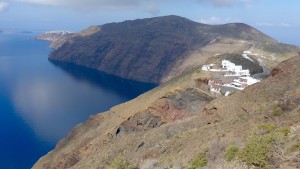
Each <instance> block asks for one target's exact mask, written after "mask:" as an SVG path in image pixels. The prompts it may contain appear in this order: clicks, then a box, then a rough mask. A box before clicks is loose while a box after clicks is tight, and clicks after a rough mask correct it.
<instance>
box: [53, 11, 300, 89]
mask: <svg viewBox="0 0 300 169" xmlns="http://www.w3.org/2000/svg"><path fill="white" fill-rule="evenodd" d="M57 42H58V43H57V44H59V45H56V46H55V50H54V51H53V52H52V53H51V54H50V56H49V59H50V60H55V61H61V62H67V63H72V64H78V65H82V66H86V67H89V68H93V69H96V70H100V71H103V72H106V73H109V74H113V75H117V76H119V77H123V78H127V79H131V80H136V81H141V82H149V83H160V82H165V81H167V80H169V79H171V78H173V77H175V76H177V75H180V74H182V73H183V72H184V71H188V70H191V69H193V68H194V67H196V66H199V65H201V64H203V63H205V62H206V60H207V59H208V58H210V57H212V56H214V55H216V54H220V53H221V54H222V53H242V52H243V51H245V50H249V49H251V52H252V53H253V55H254V56H255V57H256V58H257V59H258V58H260V59H261V60H262V61H264V62H266V65H267V66H274V65H276V64H277V63H278V62H279V61H282V60H285V59H287V58H290V57H291V56H292V55H295V54H296V53H297V52H298V50H299V48H298V47H295V46H290V45H284V44H280V43H278V42H277V41H276V40H274V39H272V38H271V37H269V36H267V35H265V34H263V33H262V32H260V31H258V30H256V29H254V28H252V27H250V26H248V25H246V24H243V23H231V24H224V25H205V24H201V23H197V22H194V21H191V20H188V19H186V18H182V17H179V16H165V17H156V18H149V19H137V20H132V21H124V22H120V23H110V24H105V25H101V26H92V27H90V28H88V29H86V30H84V31H82V32H79V33H77V34H74V35H72V36H71V37H66V38H61V39H59V41H57ZM55 43H56V41H55ZM59 46H60V47H59Z"/></svg>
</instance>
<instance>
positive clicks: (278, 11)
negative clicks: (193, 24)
mask: <svg viewBox="0 0 300 169" xmlns="http://www.w3.org/2000/svg"><path fill="white" fill-rule="evenodd" d="M299 7H300V1H299V0H285V1H284V0H0V29H29V30H45V31H48V30H69V31H80V30H83V29H85V28H87V27H89V26H91V25H102V24H105V23H110V22H121V21H124V20H132V19H140V18H149V17H157V16H165V15H178V16H182V17H186V18H188V19H191V20H193V21H197V22H201V23H206V24H224V23H232V22H243V23H246V24H248V25H250V26H253V27H255V28H257V29H259V30H260V31H262V32H264V33H266V34H267V35H270V36H271V37H273V38H275V39H277V40H278V41H280V42H283V43H288V44H295V45H299V46H300V31H299V30H300V29H299V28H300V18H299V12H298V11H299Z"/></svg>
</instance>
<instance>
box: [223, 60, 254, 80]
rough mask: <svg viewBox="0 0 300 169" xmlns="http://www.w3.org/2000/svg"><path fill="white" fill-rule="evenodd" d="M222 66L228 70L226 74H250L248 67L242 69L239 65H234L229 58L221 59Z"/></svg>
mask: <svg viewBox="0 0 300 169" xmlns="http://www.w3.org/2000/svg"><path fill="white" fill-rule="evenodd" d="M222 68H223V69H224V70H226V71H229V73H227V76H250V72H249V70H248V69H245V70H243V68H242V66H241V65H235V64H234V63H232V62H230V61H229V60H222Z"/></svg>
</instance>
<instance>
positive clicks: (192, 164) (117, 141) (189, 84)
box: [33, 56, 300, 169]
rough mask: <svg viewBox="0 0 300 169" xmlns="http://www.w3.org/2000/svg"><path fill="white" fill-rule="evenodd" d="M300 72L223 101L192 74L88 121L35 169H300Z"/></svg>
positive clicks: (284, 69)
mask: <svg viewBox="0 0 300 169" xmlns="http://www.w3.org/2000/svg"><path fill="white" fill-rule="evenodd" d="M299 65H300V56H296V57H293V58H291V59H289V60H287V61H285V62H283V63H281V64H280V65H279V66H277V67H276V68H274V69H273V70H272V71H271V74H270V75H269V77H267V78H266V79H264V80H262V81H261V82H260V83H258V84H255V85H253V86H250V87H248V88H246V89H245V90H244V91H241V92H237V93H235V94H233V95H231V96H229V97H222V98H213V97H211V96H210V95H209V93H207V92H206V90H205V87H203V86H205V84H204V83H203V82H205V81H206V80H207V78H208V77H209V76H211V75H210V74H209V72H199V71H190V72H188V73H186V74H183V75H180V76H179V77H177V78H174V79H172V80H170V81H168V82H167V83H165V84H163V85H161V86H159V87H157V88H155V89H153V90H151V91H149V92H147V93H145V94H143V95H141V96H139V97H137V98H136V99H134V100H132V101H129V102H126V103H124V104H121V105H118V106H115V107H113V108H112V109H110V110H109V111H108V112H104V113H99V114H97V115H94V116H92V117H90V119H89V120H88V121H86V122H84V123H82V124H80V125H78V126H77V127H75V128H74V129H73V131H71V132H70V133H69V135H68V136H67V137H66V138H65V139H63V140H62V141H60V142H59V143H58V145H57V146H56V148H55V149H54V150H53V151H51V152H49V153H48V154H47V155H46V156H44V157H42V158H41V159H40V160H39V161H38V162H37V163H36V164H35V166H33V168H34V169H40V168H45V169H46V168H47V169H50V168H51V169H52V168H60V169H64V168H72V169H75V168H78V169H82V168H122V167H123V168H129V166H132V167H135V168H141V169H152V168H157V169H160V168H161V169H163V168H197V167H199V166H205V168H207V169H208V168H211V169H216V168H218V169H219V168H220V169H222V168H224V169H229V168H230V169H233V168H238V169H247V168H249V167H250V168H254V167H256V168H280V169H286V168H289V169H296V168H299V166H300V161H299V157H300V148H299V140H300V134H299V133H300V116H299V112H300V78H299V77H300V69H299V68H298V67H299Z"/></svg>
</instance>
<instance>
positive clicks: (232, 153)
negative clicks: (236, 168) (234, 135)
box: [225, 145, 239, 161]
mask: <svg viewBox="0 0 300 169" xmlns="http://www.w3.org/2000/svg"><path fill="white" fill-rule="evenodd" d="M238 152H239V148H238V147H237V146H234V145H231V146H230V147H229V148H228V149H227V150H226V151H225V156H226V159H227V160H228V161H231V160H232V159H234V158H235V157H236V155H237V153H238Z"/></svg>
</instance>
